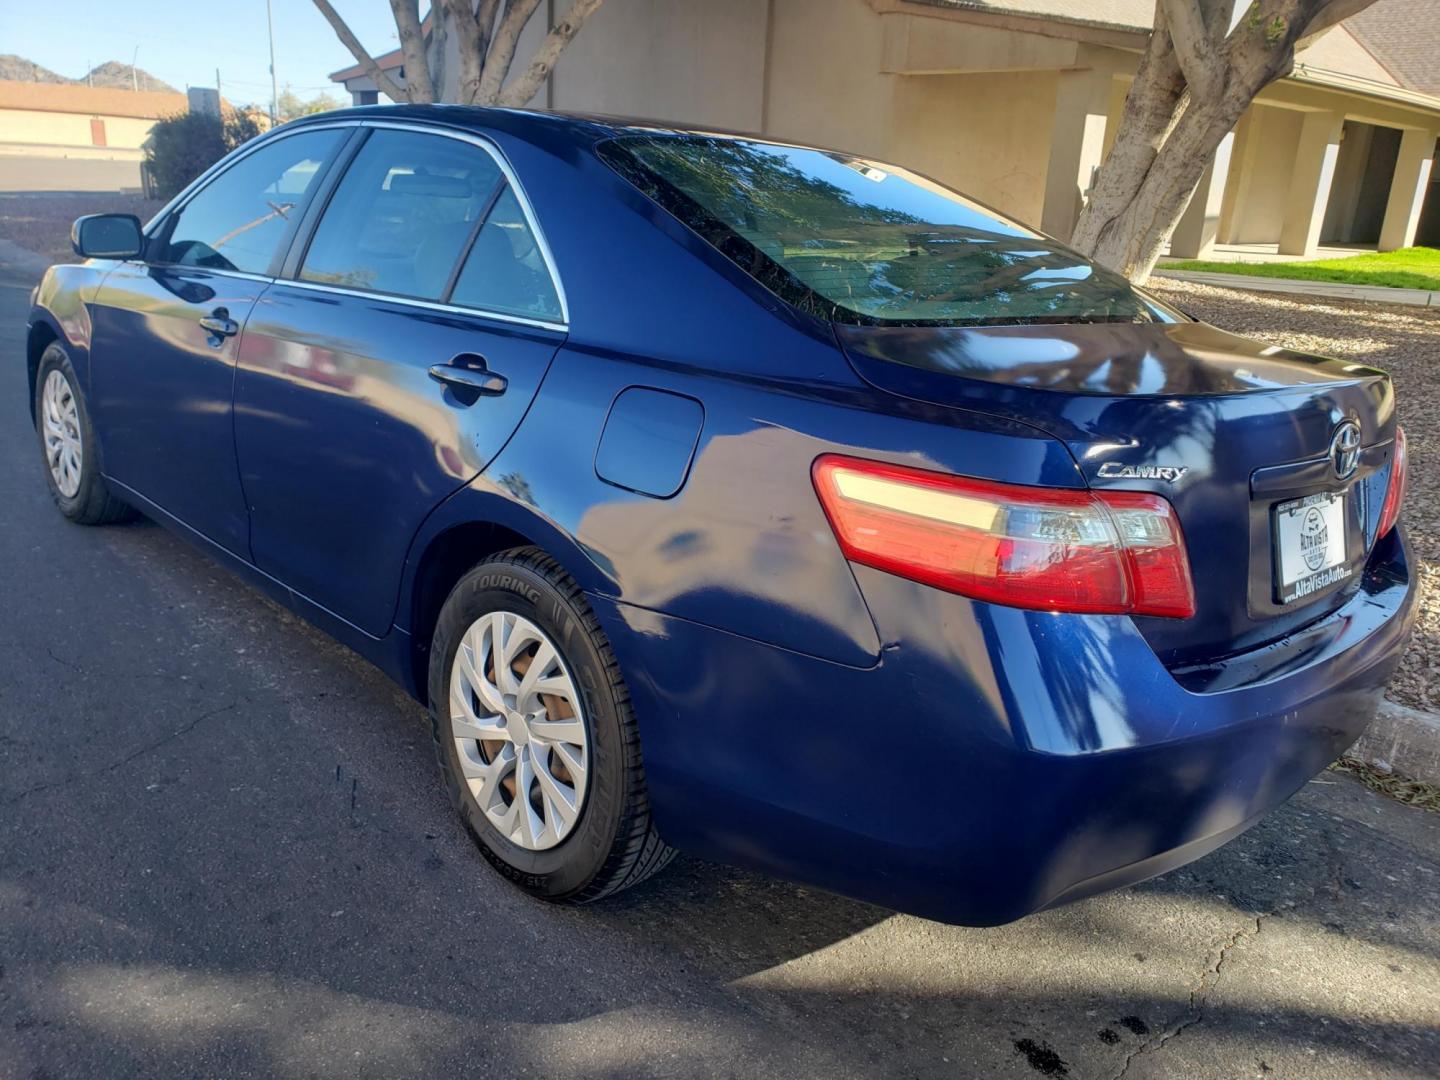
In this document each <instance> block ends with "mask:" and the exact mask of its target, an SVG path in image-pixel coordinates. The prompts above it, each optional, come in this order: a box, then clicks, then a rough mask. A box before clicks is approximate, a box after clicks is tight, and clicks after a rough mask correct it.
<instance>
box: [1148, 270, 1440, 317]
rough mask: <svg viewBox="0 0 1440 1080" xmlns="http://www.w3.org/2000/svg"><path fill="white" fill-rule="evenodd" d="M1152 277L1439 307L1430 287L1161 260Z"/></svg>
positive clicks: (1439, 301)
mask: <svg viewBox="0 0 1440 1080" xmlns="http://www.w3.org/2000/svg"><path fill="white" fill-rule="evenodd" d="M1152 276H1153V277H1160V278H1171V279H1173V280H1175V281H1193V282H1195V283H1196V284H1197V285H1215V286H1218V287H1219V288H1222V289H1248V290H1251V291H1253V292H1277V293H1293V294H1296V295H1300V296H1323V297H1325V298H1326V299H1330V300H1369V301H1379V302H1381V303H1385V304H1410V305H1413V306H1416V307H1440V292H1435V291H1434V290H1431V289H1392V288H1389V287H1387V286H1383V285H1344V284H1341V283H1340V282H1337V281H1297V280H1291V279H1289V278H1273V277H1252V276H1250V275H1248V274H1223V273H1221V274H1217V273H1213V272H1208V271H1202V270H1167V269H1165V266H1164V264H1163V263H1162V264H1161V265H1160V266H1157V267H1156V268H1155V270H1154V272H1153V273H1152Z"/></svg>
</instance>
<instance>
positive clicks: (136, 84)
mask: <svg viewBox="0 0 1440 1080" xmlns="http://www.w3.org/2000/svg"><path fill="white" fill-rule="evenodd" d="M265 2H266V3H269V2H270V0H265ZM139 56H140V46H139V45H136V46H135V51H134V52H132V53H131V54H130V89H131V90H139V89H140V76H138V75H136V74H135V61H136V60H137V59H139Z"/></svg>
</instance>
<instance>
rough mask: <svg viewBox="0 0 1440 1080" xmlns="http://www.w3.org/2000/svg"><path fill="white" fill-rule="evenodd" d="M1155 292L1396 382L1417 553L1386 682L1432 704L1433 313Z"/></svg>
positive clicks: (1435, 540)
mask: <svg viewBox="0 0 1440 1080" xmlns="http://www.w3.org/2000/svg"><path fill="white" fill-rule="evenodd" d="M1152 284H1153V285H1154V286H1155V288H1154V291H1155V292H1157V293H1159V294H1160V295H1161V296H1163V297H1165V298H1166V299H1167V300H1169V301H1171V302H1172V303H1174V304H1177V305H1179V306H1180V307H1183V308H1184V309H1185V310H1186V311H1189V312H1191V313H1192V314H1195V315H1198V316H1199V317H1200V318H1202V319H1204V320H1205V321H1206V322H1210V323H1214V324H1215V325H1216V326H1221V327H1224V328H1225V329H1227V330H1234V331H1235V332H1237V333H1241V334H1249V335H1252V336H1254V337H1257V338H1261V339H1263V340H1265V341H1268V342H1272V343H1274V344H1276V345H1283V346H1285V347H1287V348H1291V349H1302V350H1304V351H1306V352H1312V353H1320V354H1322V355H1325V356H1334V357H1338V358H1341V359H1345V360H1351V359H1353V360H1360V361H1363V362H1365V363H1367V364H1372V365H1374V366H1375V367H1379V368H1383V369H1384V370H1385V371H1388V372H1389V373H1390V375H1391V377H1392V378H1393V379H1394V380H1395V391H1396V395H1397V398H1398V401H1399V409H1400V420H1401V422H1402V423H1403V424H1404V425H1405V434H1406V436H1407V437H1408V438H1409V444H1408V445H1409V448H1410V493H1409V497H1408V498H1407V500H1406V503H1405V511H1404V515H1403V520H1404V521H1405V524H1406V527H1407V529H1408V530H1409V534H1410V542H1411V544H1412V545H1413V546H1414V549H1415V552H1416V554H1417V555H1418V556H1419V560H1420V619H1419V622H1418V623H1417V624H1416V627H1415V636H1414V638H1413V639H1412V640H1411V642H1410V648H1409V649H1408V650H1407V651H1406V653H1405V656H1404V658H1403V659H1402V660H1401V662H1400V670H1399V671H1398V672H1397V673H1396V675H1395V678H1394V679H1393V680H1392V681H1391V683H1390V692H1389V696H1390V698H1391V700H1393V701H1396V702H1399V703H1400V704H1402V705H1409V706H1411V707H1413V708H1417V709H1431V710H1440V678H1437V674H1440V464H1437V461H1436V457H1437V454H1440V310H1437V309H1434V308H1421V307H1408V306H1403V305H1400V304H1372V303H1360V302H1355V301H1345V300H1318V299H1306V298H1303V297H1296V296H1290V295H1282V294H1279V293H1249V292H1241V291H1239V290H1238V289H1219V288H1215V287H1213V286H1210V285H1197V284H1194V283H1191V282H1181V281H1162V279H1158V278H1157V279H1156V280H1155V282H1154V283H1152Z"/></svg>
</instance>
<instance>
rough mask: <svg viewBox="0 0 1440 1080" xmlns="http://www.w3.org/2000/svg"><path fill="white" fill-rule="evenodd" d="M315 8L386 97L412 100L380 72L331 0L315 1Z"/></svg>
mask: <svg viewBox="0 0 1440 1080" xmlns="http://www.w3.org/2000/svg"><path fill="white" fill-rule="evenodd" d="M315 6H316V7H317V8H319V9H320V14H321V15H324V16H325V21H326V22H328V23H329V24H330V28H331V29H332V30H334V31H335V36H336V37H338V38H339V39H340V42H341V44H343V45H344V46H345V47H346V48H347V49H349V50H350V55H351V56H353V57H355V59H356V61H357V62H358V63H359V64H360V66H361V67H363V68H364V69H365V73H366V74H367V75H369V76H370V78H372V79H374V80H375V85H376V86H378V87H379V88H380V90H381V91H382V92H383V93H384V94H385V96H386V97H388V98H390V99H391V100H392V101H408V100H410V98H409V95H407V94H406V93H405V91H404V90H402V89H400V84H399V83H397V82H396V81H395V80H394V79H392V78H390V76H389V75H387V74H385V72H383V71H381V70H380V65H379V64H377V63H376V62H375V58H374V57H373V56H371V55H370V54H369V53H368V52H366V51H365V46H364V45H361V44H360V39H359V38H357V37H356V36H355V35H354V33H352V32H351V30H350V27H348V26H346V25H345V20H344V19H342V18H341V17H340V13H339V12H337V11H336V10H335V9H334V8H333V7H331V6H330V0H315Z"/></svg>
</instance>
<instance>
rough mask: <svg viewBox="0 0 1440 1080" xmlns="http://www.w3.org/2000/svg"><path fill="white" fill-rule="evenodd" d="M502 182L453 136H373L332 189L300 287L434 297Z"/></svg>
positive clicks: (484, 157) (385, 132) (479, 154)
mask: <svg viewBox="0 0 1440 1080" xmlns="http://www.w3.org/2000/svg"><path fill="white" fill-rule="evenodd" d="M503 184H504V177H503V176H502V174H501V172H500V168H499V166H497V165H496V164H495V160H494V159H493V158H492V157H491V156H490V155H489V154H487V153H486V152H485V151H483V150H481V149H480V148H478V147H475V146H471V145H468V144H466V143H463V142H460V141H459V140H457V139H450V138H446V137H445V136H440V135H426V134H422V133H419V132H411V131H395V130H390V129H380V130H377V131H374V132H372V133H371V135H370V138H369V139H368V140H367V141H366V143H365V145H364V146H363V147H362V148H361V150H360V152H359V153H358V154H356V155H355V160H354V162H352V163H351V165H350V167H349V168H348V169H347V170H346V172H345V177H344V179H343V180H341V181H340V184H339V186H338V187H336V189H335V194H334V196H333V197H332V198H331V200H330V205H329V206H328V207H326V209H325V214H324V216H323V217H322V218H321V219H320V224H319V226H318V227H317V228H316V230H315V238H314V239H313V240H312V241H311V243H310V250H309V251H308V252H306V254H305V261H304V263H303V265H302V266H301V268H300V279H301V280H302V281H314V282H318V283H321V284H326V285H343V286H345V287H347V288H352V289H366V290H369V291H372V292H381V293H392V294H394V295H396V296H409V297H415V298H416V299H420V300H440V299H442V298H443V297H444V295H445V293H446V291H447V286H448V285H449V283H450V278H451V274H452V272H453V270H454V269H455V265H456V263H457V262H458V261H459V259H460V255H461V253H462V252H463V251H464V249H465V246H466V245H467V244H468V243H469V241H470V238H471V236H472V235H473V234H474V232H475V229H476V226H477V225H478V224H479V223H480V222H481V221H482V220H483V219H484V217H485V214H486V213H487V211H489V210H490V208H491V207H492V206H493V205H494V203H495V199H496V197H497V196H498V194H499V192H500V190H501V187H502V185H503Z"/></svg>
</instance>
